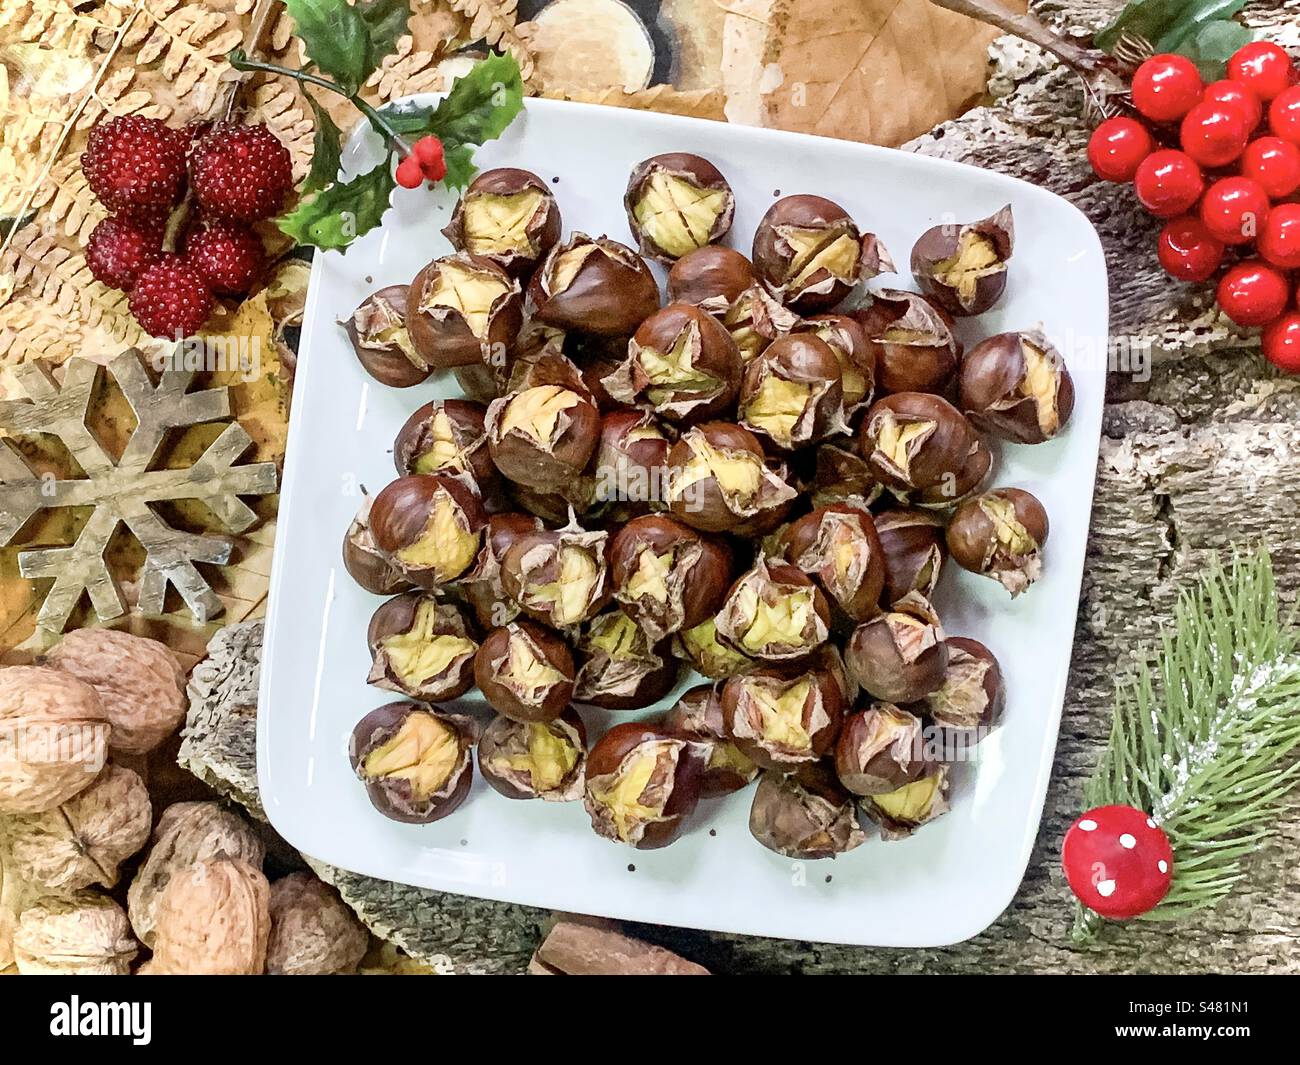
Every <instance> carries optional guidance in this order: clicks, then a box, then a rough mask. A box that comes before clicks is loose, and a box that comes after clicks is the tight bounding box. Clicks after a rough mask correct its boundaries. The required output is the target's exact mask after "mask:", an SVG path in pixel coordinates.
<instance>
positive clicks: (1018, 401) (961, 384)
mask: <svg viewBox="0 0 1300 1065" xmlns="http://www.w3.org/2000/svg"><path fill="white" fill-rule="evenodd" d="M958 388H959V393H960V403H961V408H962V410H963V411H964V412H965V413H966V417H968V418H969V419H970V420H971V421H972V422H973V423H974V424H975V425H977V426H978V427H979V428H981V429H983V430H985V431H986V432H989V433H992V434H993V435H994V436H1000V437H1002V439H1004V440H1011V441H1013V442H1015V443H1017V444H1041V443H1043V442H1044V441H1046V440H1051V439H1052V438H1053V437H1054V436H1056V434H1057V433H1059V432H1060V431H1061V430H1062V429H1063V428H1064V427H1065V423H1066V422H1068V421H1069V420H1070V414H1071V413H1072V412H1073V411H1074V380H1073V379H1072V378H1071V377H1070V371H1069V370H1067V369H1066V368H1065V360H1064V359H1063V358H1062V357H1061V353H1060V352H1059V351H1057V350H1056V348H1055V347H1053V346H1052V342H1051V341H1050V340H1048V339H1047V337H1046V336H1044V335H1043V333H1042V332H1041V331H1040V330H1036V329H1035V330H1030V331H1028V332H1023V333H999V334H998V335H997V336H992V337H989V338H988V339H987V340H984V341H981V342H980V343H979V344H977V345H975V347H973V348H971V350H970V351H969V352H968V353H967V355H966V357H965V358H964V359H963V360H962V364H961V374H960V376H959V377H958Z"/></svg>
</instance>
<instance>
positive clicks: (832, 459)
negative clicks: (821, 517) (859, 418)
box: [809, 444, 884, 507]
mask: <svg viewBox="0 0 1300 1065" xmlns="http://www.w3.org/2000/svg"><path fill="white" fill-rule="evenodd" d="M815 463H816V465H815V468H814V471H813V477H812V483H811V485H810V486H809V487H810V489H811V492H812V504H813V506H815V507H825V506H830V505H831V504H833V503H848V504H851V505H853V506H858V507H869V506H870V505H871V504H872V503H874V502H875V501H876V500H877V499H879V498H880V493H881V492H882V491H884V489H883V488H882V486H881V484H880V482H879V481H878V480H876V475H875V474H874V473H872V472H871V467H870V466H869V465H867V460H866V459H864V458H863V457H862V456H861V455H857V454H855V453H854V452H852V451H845V450H844V449H843V448H840V447H836V446H835V445H834V444H822V445H821V446H820V447H819V448H818V449H817V454H816V457H815Z"/></svg>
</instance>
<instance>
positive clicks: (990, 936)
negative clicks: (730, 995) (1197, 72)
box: [181, 0, 1300, 973]
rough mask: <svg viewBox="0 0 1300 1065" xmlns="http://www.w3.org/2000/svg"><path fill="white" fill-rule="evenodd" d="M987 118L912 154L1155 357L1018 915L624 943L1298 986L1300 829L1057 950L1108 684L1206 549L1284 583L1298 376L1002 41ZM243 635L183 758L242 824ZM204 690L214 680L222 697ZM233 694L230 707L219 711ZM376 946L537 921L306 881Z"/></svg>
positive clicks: (1118, 418)
mask: <svg viewBox="0 0 1300 1065" xmlns="http://www.w3.org/2000/svg"><path fill="white" fill-rule="evenodd" d="M1117 6H1118V4H1116V3H1109V2H1101V0H1045V2H1043V3H1040V4H1036V5H1035V10H1037V11H1038V12H1039V13H1040V14H1042V15H1044V16H1046V17H1048V18H1050V19H1052V20H1053V21H1055V22H1057V23H1058V24H1062V25H1066V26H1072V27H1075V28H1083V29H1088V28H1095V27H1097V26H1098V25H1100V24H1101V23H1102V22H1104V21H1105V20H1106V19H1107V18H1108V17H1109V15H1110V14H1111V13H1113V11H1114V10H1115V9H1116V7H1117ZM1247 17H1248V18H1249V20H1250V21H1251V22H1252V24H1254V25H1256V26H1259V27H1261V28H1264V29H1266V30H1267V31H1268V32H1269V34H1270V35H1271V36H1273V37H1275V38H1276V39H1279V40H1282V41H1283V42H1284V43H1287V44H1290V45H1293V46H1294V45H1300V0H1288V2H1286V3H1255V4H1252V5H1250V7H1249V8H1248V9H1247ZM995 52H996V54H997V56H998V61H999V70H998V76H997V78H995V81H994V91H995V92H996V93H998V94H999V99H998V100H997V102H996V103H995V104H994V105H993V106H991V107H988V108H983V109H980V110H977V111H974V112H971V113H969V114H967V115H966V116H964V117H963V118H961V119H959V120H957V121H954V122H951V123H948V124H946V125H945V126H942V127H940V128H938V129H936V130H935V131H933V132H932V133H931V134H929V135H927V136H925V137H923V138H920V139H919V140H918V141H916V142H913V144H912V145H911V146H910V147H911V148H913V149H914V150H916V151H918V152H921V153H923V154H926V155H935V156H944V157H947V158H953V159H960V160H963V161H966V162H971V163H975V164H977V165H981V166H986V167H989V168H991V169H996V170H1002V171H1005V172H1008V173H1012V174H1016V175H1018V176H1020V177H1024V178H1027V179H1028V180H1030V181H1033V182H1035V183H1037V184H1041V185H1044V186H1046V187H1048V188H1050V189H1052V190H1053V191H1055V192H1058V193H1060V194H1061V195H1063V196H1066V197H1067V198H1069V199H1070V200H1072V201H1073V202H1074V203H1076V204H1077V205H1078V206H1079V207H1080V208H1081V209H1083V210H1084V211H1085V212H1086V213H1087V214H1088V215H1089V217H1090V218H1091V219H1092V220H1093V222H1094V223H1095V224H1096V226H1097V228H1098V230H1099V232H1100V233H1101V234H1102V239H1103V241H1104V242H1105V245H1106V249H1107V254H1108V259H1109V263H1110V268H1111V281H1112V286H1111V292H1112V314H1113V318H1112V331H1113V334H1114V335H1115V336H1117V337H1119V338H1124V339H1126V340H1127V341H1128V342H1129V343H1131V344H1138V345H1141V344H1145V343H1150V344H1151V345H1152V346H1153V348H1154V363H1155V365H1154V368H1153V371H1152V375H1151V379H1150V380H1149V381H1146V382H1142V381H1134V380H1132V379H1131V375H1128V376H1126V375H1123V374H1119V373H1116V374H1114V375H1112V390H1111V399H1112V401H1111V402H1110V403H1109V404H1108V406H1107V410H1106V418H1105V425H1104V436H1103V440H1102V448H1101V456H1100V460H1099V463H1098V469H1097V489H1096V500H1095V505H1094V509H1093V519H1092V538H1091V545H1090V548H1089V558H1088V565H1087V571H1086V576H1085V582H1084V590H1083V595H1082V598H1081V602H1080V605H1079V626H1078V631H1077V637H1076V641H1075V647H1074V661H1073V667H1072V671H1071V679H1070V686H1069V691H1068V693H1067V696H1066V701H1065V713H1064V717H1063V720H1062V724H1061V734H1060V743H1059V747H1058V752H1057V761H1056V768H1055V772H1054V774H1053V778H1052V782H1051V786H1050V789H1049V791H1048V796H1047V805H1046V810H1045V812H1044V816H1043V821H1042V828H1041V830H1040V832H1039V838H1038V843H1037V846H1036V848H1035V851H1034V854H1033V857H1032V858H1031V860H1030V864H1029V869H1028V872H1027V873H1026V876H1025V880H1024V883H1023V885H1022V887H1021V889H1020V892H1019V894H1018V895H1017V897H1016V899H1015V901H1014V902H1013V903H1012V904H1011V906H1010V907H1009V908H1008V909H1007V911H1006V912H1005V913H1004V914H1003V915H1002V916H1001V917H1000V918H999V919H998V920H997V921H996V922H994V924H993V925H992V926H991V927H990V928H989V929H988V930H986V931H985V932H983V933H981V934H980V935H978V936H976V937H975V938H974V939H972V940H970V941H968V942H966V943H962V944H959V945H957V946H954V947H949V948H944V949H936V950H929V949H927V950H897V949H889V950H883V949H869V948H854V947H840V946H828V945H819V944H814V943H804V942H793V941H784V940H769V939H758V938H752V937H745V936H733V935H719V934H712V933H699V932H690V931H684V930H677V929H667V928H644V927H642V928H640V929H639V931H640V932H641V934H643V935H644V936H645V937H646V938H649V939H653V940H655V941H657V942H660V943H663V944H664V945H667V946H670V947H672V948H673V949H675V950H677V951H678V952H679V953H681V954H682V955H684V956H685V957H687V958H689V959H691V960H693V961H697V962H700V963H702V964H704V965H706V966H707V967H709V968H710V969H712V970H713V971H714V972H719V973H727V972H764V973H859V972H861V973H892V972H928V973H940V972H953V973H992V972H1110V973H1127V972H1159V973H1165V972H1169V973H1177V972H1210V971H1233V972H1275V973H1278V972H1300V897H1298V896H1297V892H1296V890H1295V883H1294V870H1295V868H1296V865H1297V861H1298V860H1300V813H1297V812H1294V811H1293V812H1292V813H1291V814H1290V815H1288V816H1287V817H1285V818H1284V819H1283V820H1282V822H1281V823H1280V824H1279V826H1278V830H1277V832H1276V834H1275V835H1274V837H1273V839H1272V840H1271V841H1270V842H1269V843H1268V844H1267V845H1266V846H1265V847H1264V848H1262V849H1261V851H1260V852H1259V853H1258V854H1257V855H1256V856H1255V857H1254V858H1253V859H1252V860H1251V861H1250V863H1249V870H1250V875H1249V877H1248V879H1247V880H1246V881H1244V882H1243V883H1242V885H1241V886H1240V888H1239V889H1238V890H1237V892H1236V893H1235V894H1234V895H1233V896H1232V897H1231V898H1229V899H1228V900H1226V901H1225V902H1224V903H1223V904H1222V905H1221V906H1219V907H1218V908H1217V909H1216V910H1214V911H1211V912H1206V913H1203V914H1200V915H1198V916H1196V917H1194V918H1193V919H1191V920H1189V921H1186V922H1184V923H1183V924H1181V925H1180V926H1178V927H1177V928H1176V929H1170V928H1167V927H1165V926H1163V925H1160V924H1145V923H1136V924H1133V925H1130V926H1128V927H1125V928H1122V929H1119V928H1114V929H1111V934H1109V935H1107V936H1106V937H1105V938H1103V939H1102V940H1101V941H1099V942H1098V943H1097V944H1095V945H1093V946H1090V947H1087V948H1079V947H1076V946H1073V945H1072V944H1071V941H1070V935H1069V932H1070V924H1071V919H1072V916H1073V914H1072V907H1071V905H1070V901H1069V893H1068V890H1067V888H1066V886H1065V883H1064V881H1063V878H1062V876H1061V873H1060V871H1059V867H1058V853H1059V846H1060V840H1061V836H1062V834H1063V832H1064V830H1065V828H1066V827H1067V826H1068V825H1069V823H1070V822H1071V821H1072V820H1073V819H1074V817H1075V816H1077V814H1078V812H1079V810H1080V796H1081V793H1082V787H1083V782H1084V780H1085V779H1086V777H1087V775H1088V774H1089V772H1090V771H1091V769H1092V767H1093V765H1094V762H1095V760H1096V757H1097V753H1098V751H1099V750H1100V748H1101V746H1102V745H1103V744H1104V742H1105V738H1106V735H1107V731H1108V729H1109V724H1110V716H1111V714H1110V711H1111V699H1112V693H1113V680H1114V676H1115V673H1116V670H1117V669H1122V668H1123V667H1124V664H1125V663H1126V662H1127V661H1130V660H1131V656H1132V655H1133V654H1134V652H1135V651H1136V650H1137V649H1138V648H1140V647H1141V646H1142V645H1143V644H1145V643H1147V642H1148V641H1149V640H1150V639H1151V638H1152V637H1153V636H1154V635H1155V633H1156V632H1157V630H1158V628H1159V626H1160V624H1161V622H1162V621H1163V620H1165V619H1166V618H1168V617H1169V616H1170V613H1171V607H1172V603H1173V600H1174V597H1175V595H1176V593H1177V590H1178V589H1179V588H1180V587H1182V586H1184V585H1185V584H1186V583H1188V582H1189V581H1191V580H1193V579H1195V577H1196V576H1197V575H1198V573H1199V572H1200V570H1201V566H1202V562H1203V559H1204V558H1205V556H1206V553H1207V552H1209V551H1212V550H1224V549H1230V548H1231V547H1232V546H1233V545H1234V544H1249V543H1254V542H1258V541H1266V542H1267V543H1269V544H1270V545H1271V546H1272V549H1273V553H1274V561H1275V565H1276V568H1277V575H1278V584H1279V587H1280V588H1281V589H1282V594H1283V595H1284V596H1285V597H1287V598H1288V599H1291V600H1294V597H1295V589H1296V586H1297V578H1298V577H1300V521H1297V518H1298V517H1300V514H1298V512H1297V505H1296V485H1297V484H1300V379H1294V378H1293V379H1290V380H1286V379H1279V378H1278V377H1277V376H1276V375H1275V374H1273V373H1272V372H1270V371H1269V369H1268V367H1267V366H1266V364H1265V363H1264V362H1263V360H1262V359H1261V358H1260V355H1259V352H1258V347H1257V346H1256V345H1252V344H1251V342H1250V341H1249V340H1244V339H1242V338H1241V337H1239V336H1237V335H1235V334H1234V333H1233V331H1232V330H1231V328H1230V327H1229V326H1227V325H1226V324H1225V323H1224V321H1223V320H1222V319H1220V318H1217V317H1215V316H1213V315H1212V314H1211V313H1209V311H1208V310H1207V301H1206V300H1205V299H1204V298H1198V297H1197V296H1195V295H1194V294H1189V292H1188V290H1182V289H1179V288H1177V287H1175V286H1173V285H1171V284H1169V283H1167V282H1166V281H1165V280H1164V279H1163V278H1162V277H1161V275H1160V274H1159V272H1158V268H1157V265H1156V262H1155V255H1154V250H1153V249H1154V238H1155V234H1156V231H1157V226H1156V225H1155V224H1154V223H1153V222H1152V221H1151V220H1150V219H1147V218H1146V217H1145V216H1143V215H1142V214H1141V213H1140V212H1139V211H1138V210H1137V209H1136V208H1135V205H1134V203H1133V202H1132V200H1131V197H1130V195H1129V194H1128V193H1127V192H1126V191H1124V190H1116V189H1115V188H1114V187H1110V186H1100V185H1098V184H1096V183H1095V182H1094V181H1093V180H1092V178H1091V175H1090V173H1089V171H1088V169H1087V165H1086V162H1085V160H1084V155H1083V149H1084V143H1085V140H1086V131H1085V128H1084V126H1083V124H1082V122H1081V119H1080V97H1079V93H1078V91H1077V87H1076V85H1075V84H1074V82H1073V80H1072V78H1071V76H1070V75H1069V74H1067V73H1065V72H1062V71H1059V70H1051V69H1049V68H1048V66H1047V64H1046V63H1045V62H1044V61H1043V59H1042V57H1041V56H1039V55H1037V54H1036V53H1033V52H1031V51H1028V50H1026V49H1025V48H1023V47H1022V46H1020V45H1019V44H1017V43H1015V42H1011V41H1008V40H1006V39H1004V40H1002V41H1000V42H998V44H997V45H996V46H995ZM257 633H258V626H257V625H256V624H254V623H250V624H249V625H245V626H240V627H238V628H237V629H236V630H233V631H231V632H230V633H229V635H228V636H226V637H225V639H226V640H227V644H226V645H225V646H224V649H219V651H218V654H217V656H216V658H215V660H214V661H213V662H211V663H209V664H207V666H205V667H204V668H206V669H208V670H209V673H208V674H205V676H207V677H208V680H206V681H204V683H205V684H206V685H207V686H208V689H207V691H206V694H204V693H200V698H198V699H196V700H195V709H194V712H193V716H192V718H191V724H190V726H189V729H188V733H187V738H186V743H185V746H184V747H183V749H182V754H181V757H182V762H183V764H186V765H188V766H189V767H190V768H192V769H195V770H196V771H198V772H200V774H201V775H203V776H204V778H205V779H207V780H208V781H209V782H211V783H215V784H217V785H218V786H220V787H223V788H224V789H226V790H227V791H229V792H230V793H232V794H233V795H234V796H235V797H237V798H239V799H240V800H241V801H244V802H247V803H251V804H253V806H254V808H255V805H256V803H255V795H256V769H255V766H254V764H253V761H252V736H251V729H252V725H253V713H252V707H251V705H250V702H249V700H250V698H251V697H252V696H250V694H249V693H250V692H252V693H255V691H256V683H255V676H256V662H255V661H254V660H253V659H252V658H251V657H250V655H251V652H252V649H253V648H254V647H255V645H256V643H257ZM217 678H219V679H217ZM230 692H237V693H239V694H237V695H234V696H228V694H227V693H230ZM319 871H320V872H321V873H322V875H324V876H325V878H326V879H328V880H330V881H331V882H332V883H335V884H336V885H337V886H338V887H339V889H340V891H341V892H342V894H343V896H344V898H345V899H347V900H348V902H349V903H350V904H352V905H353V906H354V907H355V908H356V909H357V912H358V913H359V914H360V915H361V917H362V918H363V919H364V920H365V921H366V922H367V923H368V924H369V925H370V926H371V927H372V928H373V929H374V930H375V931H376V932H377V933H379V934H380V935H383V936H385V937H387V938H390V939H392V940H393V941H394V942H397V943H398V944H400V945H401V946H403V947H405V948H406V949H407V950H409V951H410V952H411V953H412V954H414V955H416V956H418V957H421V958H423V959H426V960H429V961H431V962H432V963H433V964H434V965H435V966H437V967H439V968H440V969H442V970H443V971H453V972H522V971H524V970H525V968H526V967H527V965H528V961H529V958H530V957H531V955H532V953H533V950H534V948H535V947H536V945H537V943H538V941H539V939H540V938H541V933H542V927H543V923H544V922H545V921H546V920H547V918H548V916H549V915H548V914H547V913H545V912H543V911H540V910H535V909H530V908H527V907H521V906H512V905H504V904H500V903H492V902H483V901H478V900H474V899H464V898H458V897H456V896H451V895H441V894H438V893H436V892H430V891H421V890H417V889H413V888H407V887H402V886H399V885H395V884H389V883H384V882H380V881H376V880H372V879H369V878H366V877H359V876H355V875H353V874H351V873H346V872H343V871H340V870H335V869H331V868H328V867H326V868H321V869H320V870H319Z"/></svg>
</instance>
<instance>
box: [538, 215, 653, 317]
mask: <svg viewBox="0 0 1300 1065" xmlns="http://www.w3.org/2000/svg"><path fill="white" fill-rule="evenodd" d="M588 244H594V245H596V249H597V250H595V251H594V252H591V253H589V254H588V256H587V257H586V259H585V260H583V262H582V265H581V266H580V267H579V268H578V270H577V272H576V273H575V274H574V276H573V278H572V280H571V281H570V282H569V284H568V285H566V286H565V287H564V289H563V290H562V291H559V292H556V291H553V288H552V283H553V280H554V272H555V266H556V263H557V262H559V260H560V258H561V257H562V256H563V255H564V254H565V253H566V252H569V251H572V250H575V249H577V248H579V247H582V246H584V245H588ZM528 298H529V301H530V303H531V304H532V306H533V313H534V315H535V316H536V318H537V319H538V320H539V321H542V322H545V323H546V324H547V325H553V326H557V327H558V328H560V329H577V330H582V331H584V332H588V333H596V334H598V335H600V336H615V337H617V336H630V335H631V334H632V333H633V332H634V331H635V330H636V327H637V326H639V325H640V324H641V323H642V322H643V321H645V320H646V319H647V318H648V317H650V315H652V314H653V313H654V312H655V311H656V310H658V309H659V284H658V282H656V281H655V279H654V275H653V274H652V273H650V268H649V267H648V266H646V264H645V261H644V260H643V259H642V258H641V256H639V255H638V254H637V253H636V252H634V251H633V250H632V249H631V248H629V247H627V245H625V244H619V243H618V242H617V241H613V240H609V239H607V238H605V237H598V238H595V239H593V238H591V237H589V236H587V235H586V234H585V233H574V234H572V235H571V236H570V237H569V239H568V240H567V241H565V242H564V243H563V244H558V245H556V246H555V247H554V248H552V249H551V252H550V254H549V255H547V257H546V258H545V259H544V260H543V261H542V265H541V266H540V267H538V268H537V270H536V272H535V273H534V274H533V278H532V280H531V281H530V282H529V284H528Z"/></svg>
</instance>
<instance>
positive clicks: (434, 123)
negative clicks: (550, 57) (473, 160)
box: [423, 55, 524, 148]
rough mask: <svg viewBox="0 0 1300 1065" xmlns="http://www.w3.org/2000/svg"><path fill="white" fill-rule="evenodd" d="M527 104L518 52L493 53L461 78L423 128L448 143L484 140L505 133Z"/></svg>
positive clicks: (447, 145)
mask: <svg viewBox="0 0 1300 1065" xmlns="http://www.w3.org/2000/svg"><path fill="white" fill-rule="evenodd" d="M523 107H524V83H523V79H522V78H521V77H520V76H519V64H518V63H517V62H516V61H515V58H514V56H510V55H491V56H488V58H487V59H483V60H480V61H479V62H477V63H475V64H474V66H473V67H471V68H470V72H469V73H468V74H466V75H465V76H464V77H463V78H457V79H456V81H455V82H454V83H453V85H452V87H451V92H449V93H448V94H447V95H446V97H445V98H444V99H443V100H442V102H441V103H439V104H438V106H437V107H436V108H435V109H434V111H433V114H432V115H430V116H429V125H428V128H427V129H425V130H424V131H423V132H426V133H432V134H434V135H435V136H436V137H438V138H439V139H440V140H441V141H442V143H443V145H444V146H446V147H448V148H451V147H455V146H456V145H460V144H482V143H484V142H485V141H490V140H492V139H493V138H495V137H499V136H501V134H502V133H504V132H505V130H506V127H507V126H509V125H510V123H511V122H513V121H514V120H515V117H516V116H517V115H518V114H519V112H520V111H522V110H523Z"/></svg>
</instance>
